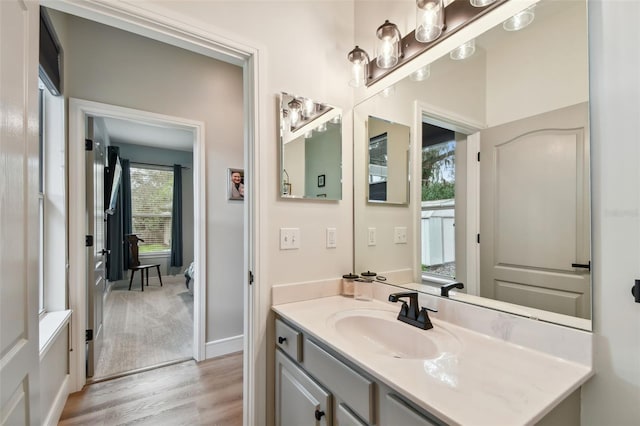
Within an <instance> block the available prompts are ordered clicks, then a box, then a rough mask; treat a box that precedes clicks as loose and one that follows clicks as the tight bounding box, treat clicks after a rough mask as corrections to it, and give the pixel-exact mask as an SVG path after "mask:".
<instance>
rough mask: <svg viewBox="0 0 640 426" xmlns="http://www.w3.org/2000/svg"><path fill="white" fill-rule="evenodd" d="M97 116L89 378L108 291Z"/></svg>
mask: <svg viewBox="0 0 640 426" xmlns="http://www.w3.org/2000/svg"><path fill="white" fill-rule="evenodd" d="M94 126H95V123H94V120H93V117H88V118H87V139H88V140H90V141H92V144H91V145H92V149H91V150H87V151H86V152H87V173H86V179H87V186H86V188H87V198H86V200H87V235H91V236H93V245H92V246H91V247H88V248H87V249H88V256H87V259H88V265H87V286H88V288H87V290H88V291H87V299H88V300H87V316H88V318H87V325H88V326H87V329H88V330H90V333H91V334H92V336H91V339H88V341H87V377H93V374H94V371H95V368H96V365H97V363H98V359H99V357H100V351H101V350H102V337H103V336H102V332H103V328H102V325H103V320H104V318H103V316H104V294H105V291H106V283H107V282H106V279H105V277H106V272H105V265H106V256H105V255H106V246H107V244H106V240H105V235H106V231H105V228H106V222H105V217H104V165H105V156H106V152H105V149H106V148H105V146H104V143H103V141H100V140H97V139H96V138H95V137H94V134H95V133H96V132H94Z"/></svg>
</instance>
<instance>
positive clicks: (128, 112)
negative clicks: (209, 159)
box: [68, 98, 207, 389]
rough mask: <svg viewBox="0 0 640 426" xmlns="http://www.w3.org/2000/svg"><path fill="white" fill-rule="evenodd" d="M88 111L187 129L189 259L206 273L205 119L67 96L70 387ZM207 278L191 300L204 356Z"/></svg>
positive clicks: (79, 322) (81, 318)
mask: <svg viewBox="0 0 640 426" xmlns="http://www.w3.org/2000/svg"><path fill="white" fill-rule="evenodd" d="M87 117H104V118H116V119H121V120H129V121H137V122H142V123H145V124H149V125H157V126H167V125H169V126H171V127H177V128H181V129H184V130H188V131H192V132H193V135H194V144H193V160H194V161H193V176H194V179H193V180H194V182H193V204H194V207H193V210H194V213H195V214H194V216H195V220H194V228H195V229H196V230H197V231H196V232H194V264H195V266H196V275H197V276H199V277H206V276H207V275H206V272H207V271H206V237H204V236H206V235H207V230H206V228H207V221H206V217H207V216H206V179H205V133H204V129H205V125H204V122H201V121H196V120H190V119H185V118H180V117H172V116H168V115H162V114H156V113H152V112H147V111H141V110H136V109H132V108H125V107H119V106H115V105H108V104H103V103H99V102H93V101H87V100H82V99H75V98H70V99H69V147H68V152H69V164H68V170H69V182H73V186H74V188H75V189H74V190H73V191H69V224H70V225H71V226H69V283H70V285H69V303H70V307H71V309H72V310H73V311H74V314H75V315H73V316H72V320H71V325H72V326H71V329H72V335H71V345H70V346H71V348H72V349H73V351H72V352H70V353H71V360H70V361H71V362H70V375H71V383H72V384H73V385H74V386H75V389H82V386H84V385H85V383H86V380H87V377H86V372H85V360H86V354H85V351H84V330H85V329H86V318H87V310H88V307H87V304H86V303H87V302H86V300H87V287H86V279H85V277H86V273H87V271H86V268H87V249H86V247H85V244H84V233H85V225H86V224H85V221H86V217H85V216H86V213H85V206H86V202H87V199H86V169H85V148H84V140H85V129H86V127H85V122H86V119H87ZM205 283H206V280H196V282H195V285H194V306H193V316H194V325H193V348H194V353H193V357H194V358H195V360H196V361H201V360H203V359H205V324H206V322H205V321H206V304H205V301H206V285H205Z"/></svg>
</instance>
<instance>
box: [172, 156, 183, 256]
mask: <svg viewBox="0 0 640 426" xmlns="http://www.w3.org/2000/svg"><path fill="white" fill-rule="evenodd" d="M170 266H173V267H179V266H182V166H180V165H178V164H174V165H173V211H172V213H171V264H170Z"/></svg>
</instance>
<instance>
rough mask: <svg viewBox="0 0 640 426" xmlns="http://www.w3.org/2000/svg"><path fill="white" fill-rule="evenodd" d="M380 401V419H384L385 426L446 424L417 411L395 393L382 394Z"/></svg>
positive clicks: (432, 425)
mask: <svg viewBox="0 0 640 426" xmlns="http://www.w3.org/2000/svg"><path fill="white" fill-rule="evenodd" d="M380 400H381V401H380V417H381V418H382V422H381V423H380V424H381V425H383V426H387V425H402V426H439V425H442V424H444V423H440V422H438V421H437V420H436V419H435V418H429V417H428V416H427V415H426V414H425V413H421V412H419V411H417V410H415V409H414V408H413V407H411V406H409V405H408V404H407V403H405V402H404V401H403V400H401V399H400V398H398V396H396V395H394V394H393V393H388V392H384V393H382V395H381V398H380Z"/></svg>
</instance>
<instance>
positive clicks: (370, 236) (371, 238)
mask: <svg viewBox="0 0 640 426" xmlns="http://www.w3.org/2000/svg"><path fill="white" fill-rule="evenodd" d="M367 245H369V246H375V245H376V228H369V229H368V230H367Z"/></svg>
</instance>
